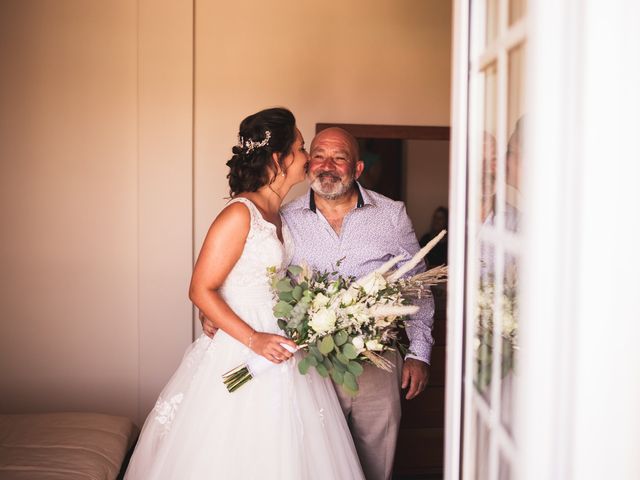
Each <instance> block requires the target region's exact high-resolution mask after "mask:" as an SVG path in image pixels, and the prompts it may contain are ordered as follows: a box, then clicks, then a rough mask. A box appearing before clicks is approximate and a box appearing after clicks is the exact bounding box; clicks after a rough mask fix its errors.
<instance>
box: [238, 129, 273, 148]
mask: <svg viewBox="0 0 640 480" xmlns="http://www.w3.org/2000/svg"><path fill="white" fill-rule="evenodd" d="M270 139H271V132H270V131H269V130H265V132H264V140H262V141H260V142H256V141H254V140H252V139H249V140H245V139H244V137H242V136H241V135H238V147H240V148H242V149H243V150H244V153H245V154H248V153H251V152H253V151H254V150H255V149H257V148H262V147H266V146H267V145H269V140H270Z"/></svg>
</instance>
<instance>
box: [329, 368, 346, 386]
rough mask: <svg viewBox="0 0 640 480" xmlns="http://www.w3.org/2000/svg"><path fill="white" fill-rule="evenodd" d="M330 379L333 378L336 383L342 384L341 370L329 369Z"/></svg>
mask: <svg viewBox="0 0 640 480" xmlns="http://www.w3.org/2000/svg"><path fill="white" fill-rule="evenodd" d="M331 380H333V381H334V382H335V383H337V384H338V385H342V383H343V382H344V377H343V375H342V372H340V371H339V370H331Z"/></svg>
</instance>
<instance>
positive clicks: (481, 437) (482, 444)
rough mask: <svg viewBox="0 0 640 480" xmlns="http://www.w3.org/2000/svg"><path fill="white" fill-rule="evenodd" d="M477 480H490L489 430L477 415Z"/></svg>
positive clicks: (475, 476)
mask: <svg viewBox="0 0 640 480" xmlns="http://www.w3.org/2000/svg"><path fill="white" fill-rule="evenodd" d="M474 478H475V479H476V480H488V479H489V428H488V427H487V426H486V425H485V423H484V422H483V421H482V418H481V417H480V415H477V414H476V464H475V475H474Z"/></svg>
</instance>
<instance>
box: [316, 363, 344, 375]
mask: <svg viewBox="0 0 640 480" xmlns="http://www.w3.org/2000/svg"><path fill="white" fill-rule="evenodd" d="M316 370H317V371H318V374H319V375H320V376H321V377H324V378H327V377H328V376H329V372H328V371H327V369H326V368H325V366H324V365H322V364H319V365H318V366H316ZM347 373H348V372H347Z"/></svg>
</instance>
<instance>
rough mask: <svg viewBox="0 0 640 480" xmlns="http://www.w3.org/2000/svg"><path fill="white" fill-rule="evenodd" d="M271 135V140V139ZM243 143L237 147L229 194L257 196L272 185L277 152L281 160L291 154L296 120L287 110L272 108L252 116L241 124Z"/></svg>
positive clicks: (229, 177)
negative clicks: (252, 194)
mask: <svg viewBox="0 0 640 480" xmlns="http://www.w3.org/2000/svg"><path fill="white" fill-rule="evenodd" d="M267 132H270V136H268V135H267ZM238 136H239V137H240V142H239V143H238V145H236V146H235V147H233V157H231V160H229V161H228V162H227V166H228V167H229V174H228V175H227V178H228V179H229V192H230V194H231V197H235V196H236V195H238V194H239V193H242V192H255V191H256V190H258V189H259V188H260V187H263V186H264V185H266V184H267V183H269V177H270V175H269V173H270V171H273V170H272V169H273V168H274V165H273V158H272V154H273V153H274V152H276V153H278V154H279V155H280V158H283V157H286V156H287V155H289V153H291V147H292V146H293V142H294V141H295V139H296V119H295V117H294V116H293V113H291V112H290V111H289V110H287V109H286V108H268V109H266V110H262V111H260V112H258V113H254V114H253V115H249V116H248V117H247V118H245V119H244V120H243V121H242V123H240V131H239V133H238Z"/></svg>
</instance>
